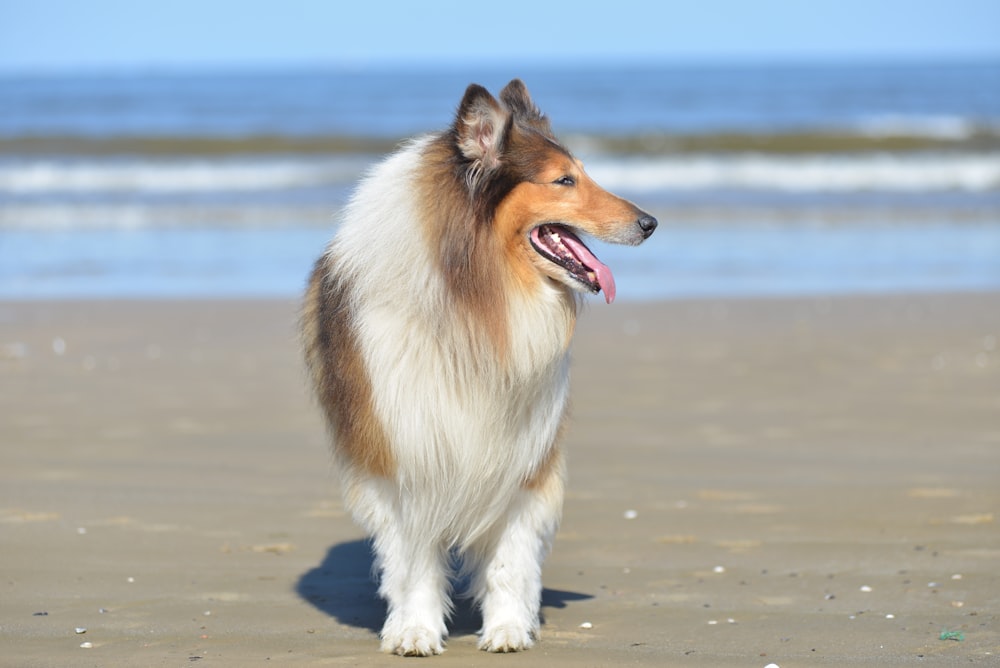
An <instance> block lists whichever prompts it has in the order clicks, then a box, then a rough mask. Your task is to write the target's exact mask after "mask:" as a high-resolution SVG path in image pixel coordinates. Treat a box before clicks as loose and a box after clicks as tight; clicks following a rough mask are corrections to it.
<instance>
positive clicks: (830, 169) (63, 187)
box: [0, 153, 1000, 202]
mask: <svg viewBox="0 0 1000 668" xmlns="http://www.w3.org/2000/svg"><path fill="white" fill-rule="evenodd" d="M371 160H372V158H368V157H353V158H348V157H346V156H342V157H336V158H328V159H271V158H261V159H255V160H238V161H236V160H221V161H220V160H214V161H213V160H187V161H184V160H169V161H155V160H137V161H120V160H77V161H68V162H61V161H56V160H47V159H46V160H22V161H16V162H6V163H0V202H3V201H4V200H7V201H8V202H11V201H14V202H18V201H20V202H23V201H30V200H44V199H48V198H53V197H55V198H58V197H74V196H81V197H83V196H85V197H87V198H88V199H91V200H93V199H100V198H102V197H110V198H120V197H124V196H129V197H133V196H134V197H142V196H149V197H159V196H172V197H179V196H186V195H206V194H213V193H216V194H217V193H237V194H239V193H247V194H257V195H259V194H261V193H268V192H271V193H275V192H293V191H297V190H308V189H317V188H319V189H323V188H345V187H348V186H350V184H352V183H354V182H355V181H356V180H357V179H358V178H359V176H360V175H361V174H362V173H363V171H364V169H365V167H366V166H367V165H368V164H370V162H371ZM587 170H588V172H589V173H590V174H591V176H593V177H594V178H595V179H596V180H597V181H598V182H599V183H601V185H603V186H605V187H606V188H609V189H612V190H616V189H620V190H626V191H629V192H657V191H660V192H667V193H669V192H673V191H682V192H691V191H699V190H701V191H726V190H738V191H739V190H760V191H774V192H778V193H781V192H785V193H809V192H817V193H824V192H830V193H850V192H889V193H913V192H941V191H964V192H971V193H977V192H989V191H996V190H1000V154H949V153H943V154H860V155H808V156H787V155H755V154H740V155H682V156H673V157H648V158H637V157H628V158H611V157H607V156H602V157H595V158H592V159H590V160H588V161H587Z"/></svg>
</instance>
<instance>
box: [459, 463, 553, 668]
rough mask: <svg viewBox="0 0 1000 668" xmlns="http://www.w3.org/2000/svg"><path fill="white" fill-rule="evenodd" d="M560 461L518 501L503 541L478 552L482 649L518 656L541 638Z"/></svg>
mask: <svg viewBox="0 0 1000 668" xmlns="http://www.w3.org/2000/svg"><path fill="white" fill-rule="evenodd" d="M562 501H563V472H562V462H561V459H560V460H559V461H558V462H556V463H555V465H554V466H552V467H551V470H550V471H549V472H547V473H546V475H545V476H544V478H543V479H540V480H537V481H533V484H531V485H529V486H526V487H525V489H523V490H522V491H521V492H520V493H519V495H518V499H517V501H516V502H515V504H514V506H513V507H512V508H511V510H510V511H509V513H508V515H507V518H506V523H505V524H503V525H501V526H498V532H499V533H498V535H496V536H493V537H491V539H488V540H484V541H482V542H481V543H480V545H478V546H477V547H476V549H475V558H476V561H477V564H476V576H475V580H474V581H473V593H474V595H475V598H476V600H477V601H479V604H480V607H481V609H482V613H483V628H482V630H481V631H480V637H479V649H482V650H485V651H487V652H518V651H521V650H525V649H528V648H529V647H531V646H533V645H534V642H535V640H536V639H537V637H538V628H539V616H538V615H539V609H540V608H541V602H542V562H543V561H544V560H545V557H546V555H547V554H548V551H549V548H550V547H551V544H552V540H553V538H554V537H555V533H556V530H557V528H558V526H559V517H560V514H561V512H562Z"/></svg>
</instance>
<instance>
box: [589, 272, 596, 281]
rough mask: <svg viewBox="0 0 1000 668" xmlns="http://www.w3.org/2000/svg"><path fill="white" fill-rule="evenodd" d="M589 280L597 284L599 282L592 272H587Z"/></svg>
mask: <svg viewBox="0 0 1000 668" xmlns="http://www.w3.org/2000/svg"><path fill="white" fill-rule="evenodd" d="M587 280H588V281H590V282H591V283H596V282H597V274H595V273H594V272H592V271H588V272H587Z"/></svg>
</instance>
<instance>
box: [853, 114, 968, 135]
mask: <svg viewBox="0 0 1000 668" xmlns="http://www.w3.org/2000/svg"><path fill="white" fill-rule="evenodd" d="M857 129H858V132H860V133H861V134H863V135H866V136H868V137H928V138H931V139H953V140H960V139H968V138H969V137H971V136H972V135H973V134H975V132H976V130H977V126H976V124H975V123H973V122H972V121H971V120H970V119H969V118H967V117H963V116H947V115H942V116H912V115H901V114H879V115H875V116H869V117H867V118H865V119H862V121H861V122H860V123H859V124H858V128H857Z"/></svg>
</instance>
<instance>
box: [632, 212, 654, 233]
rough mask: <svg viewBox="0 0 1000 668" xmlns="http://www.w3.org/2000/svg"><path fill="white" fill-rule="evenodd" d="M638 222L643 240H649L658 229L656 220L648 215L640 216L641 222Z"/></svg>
mask: <svg viewBox="0 0 1000 668" xmlns="http://www.w3.org/2000/svg"><path fill="white" fill-rule="evenodd" d="M636 222H638V223H639V229H640V230H642V238H643V239H648V238H649V235H651V234H652V233H653V230H655V229H656V218H653V217H652V216H650V215H649V214H648V213H644V214H642V215H641V216H639V220H638V221H636Z"/></svg>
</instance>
